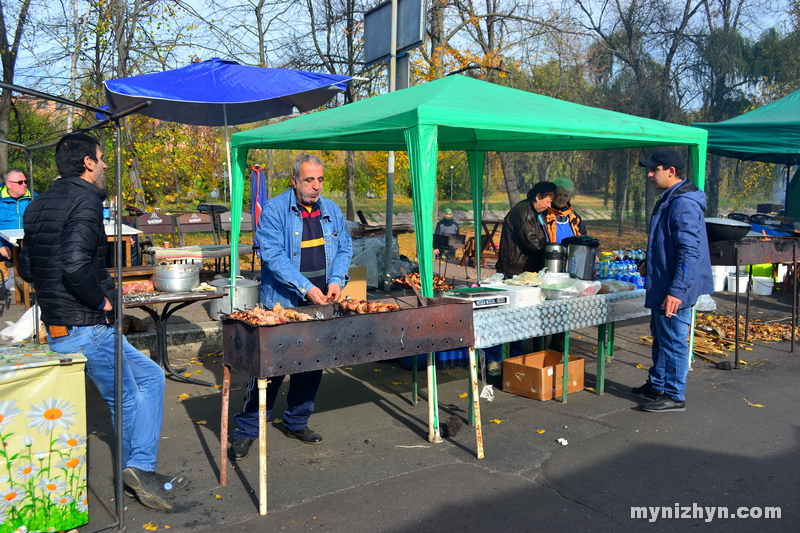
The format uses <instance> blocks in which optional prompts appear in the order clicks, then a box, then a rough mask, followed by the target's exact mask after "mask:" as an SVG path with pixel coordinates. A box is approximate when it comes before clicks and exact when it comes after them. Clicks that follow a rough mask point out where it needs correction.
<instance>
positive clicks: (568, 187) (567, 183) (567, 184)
mask: <svg viewBox="0 0 800 533" xmlns="http://www.w3.org/2000/svg"><path fill="white" fill-rule="evenodd" d="M553 183H555V185H556V187H561V188H562V189H564V190H565V191H567V192H568V193H569V194H570V196H571V195H572V193H573V192H574V191H575V184H574V183H573V182H572V180H571V179H569V178H556V179H554V180H553Z"/></svg>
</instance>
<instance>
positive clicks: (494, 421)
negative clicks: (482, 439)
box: [489, 418, 508, 424]
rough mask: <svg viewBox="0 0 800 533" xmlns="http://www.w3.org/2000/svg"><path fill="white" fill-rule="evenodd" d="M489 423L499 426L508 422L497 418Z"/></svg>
mask: <svg viewBox="0 0 800 533" xmlns="http://www.w3.org/2000/svg"><path fill="white" fill-rule="evenodd" d="M489 422H491V423H493V424H499V423H500V422H508V420H500V419H499V418H492V419H491V420H489Z"/></svg>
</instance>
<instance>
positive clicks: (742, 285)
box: [728, 274, 747, 294]
mask: <svg viewBox="0 0 800 533" xmlns="http://www.w3.org/2000/svg"><path fill="white" fill-rule="evenodd" d="M728 292H736V274H729V275H728ZM745 292H747V275H741V274H740V275H739V294H741V293H745Z"/></svg>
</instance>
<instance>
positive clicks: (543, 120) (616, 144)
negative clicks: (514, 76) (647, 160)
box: [231, 76, 706, 297]
mask: <svg viewBox="0 0 800 533" xmlns="http://www.w3.org/2000/svg"><path fill="white" fill-rule="evenodd" d="M669 145H687V146H688V147H689V154H690V159H691V165H692V171H693V174H692V175H693V177H694V180H695V183H697V185H698V186H699V187H701V188H702V186H703V182H704V169H705V159H706V133H705V131H703V130H700V129H698V128H691V127H688V126H681V125H677V124H671V123H666V122H660V121H656V120H651V119H646V118H641V117H635V116H632V115H626V114H623V113H617V112H613V111H606V110H603V109H596V108H592V107H587V106H584V105H580V104H575V103H571V102H564V101H561V100H557V99H555V98H549V97H546V96H541V95H538V94H535V93H530V92H526V91H521V90H518V89H512V88H509V87H504V86H501V85H496V84H493V83H488V82H485V81H480V80H476V79H472V78H468V77H466V76H449V77H446V78H442V79H439V80H436V81H432V82H429V83H424V84H421V85H417V86H414V87H410V88H408V89H403V90H400V91H396V92H392V93H388V94H384V95H381V96H376V97H373V98H369V99H367V100H360V101H358V102H354V103H352V104H348V105H345V106H342V107H338V108H335V109H329V110H326V111H321V112H318V113H312V114H309V115H304V116H301V117H297V118H293V119H290V120H287V121H284V122H280V123H277V124H271V125H268V126H264V127H261V128H256V129H253V130H250V131H244V132H239V133H234V134H233V135H232V136H231V146H232V148H233V154H234V160H235V162H234V163H233V167H234V168H233V172H234V174H233V175H234V177H236V178H238V179H235V180H234V186H233V195H232V207H231V209H232V210H233V211H234V213H233V217H232V218H233V219H234V220H238V216H237V213H236V211H238V210H240V209H241V205H242V197H243V189H244V183H245V179H246V160H247V151H248V150H249V149H256V148H284V149H302V150H354V151H388V150H395V151H407V152H408V156H409V165H410V171H411V184H412V195H413V207H414V223H415V228H416V235H417V258H418V261H419V270H420V277H421V279H422V293H423V295H424V296H427V297H430V296H433V218H434V213H433V207H434V200H435V194H436V165H437V161H438V152H439V151H440V150H444V151H447V150H464V151H465V152H466V153H467V156H468V161H469V168H470V175H471V183H472V204H473V210H474V214H475V227H476V228H480V227H481V221H480V218H481V199H482V197H483V168H484V159H485V152H486V151H505V152H511V151H513V152H529V151H553V150H583V149H604V148H632V147H643V146H669ZM480 234H481V232H480V231H476V232H475V238H476V241H477V242H476V250H477V251H478V253H479V251H480V249H481V245H480ZM238 236H239V235H238V228H234V229H233V231H232V241H231V242H238ZM237 260H238V258H236V257H231V263H232V264H233V261H237ZM477 264H478V265H480V257H478V261H477Z"/></svg>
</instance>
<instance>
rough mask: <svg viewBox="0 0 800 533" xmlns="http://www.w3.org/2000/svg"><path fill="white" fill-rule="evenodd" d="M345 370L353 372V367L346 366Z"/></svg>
mask: <svg viewBox="0 0 800 533" xmlns="http://www.w3.org/2000/svg"><path fill="white" fill-rule="evenodd" d="M344 369H345V370H353V367H352V366H346V367H345V368H344Z"/></svg>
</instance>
